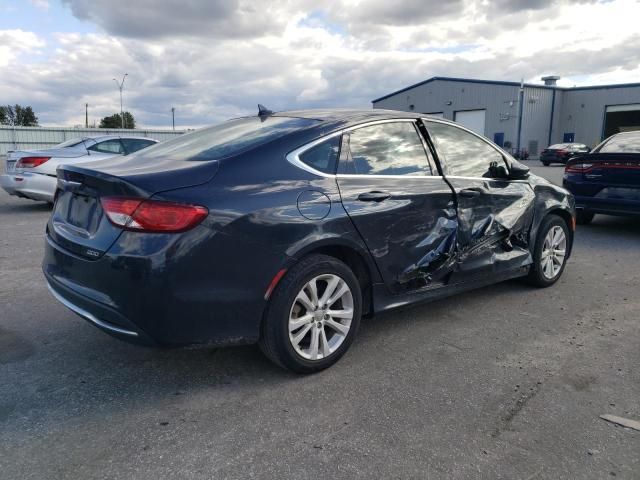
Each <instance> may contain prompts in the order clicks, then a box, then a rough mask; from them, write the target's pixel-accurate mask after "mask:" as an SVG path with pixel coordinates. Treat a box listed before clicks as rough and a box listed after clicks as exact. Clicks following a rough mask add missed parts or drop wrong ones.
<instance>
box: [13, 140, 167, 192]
mask: <svg viewBox="0 0 640 480" xmlns="http://www.w3.org/2000/svg"><path fill="white" fill-rule="evenodd" d="M156 143H158V141H157V140H154V139H152V138H145V137H135V136H122V135H100V136H94V137H82V138H74V139H72V140H68V141H66V142H63V143H61V144H59V145H56V146H55V147H52V148H48V149H43V150H17V151H12V152H9V153H8V155H7V162H6V169H5V171H6V173H5V174H4V175H2V176H0V186H2V188H4V190H5V191H6V192H7V193H9V194H10V195H16V196H18V197H23V198H29V199H31V200H43V201H45V202H50V203H51V202H53V196H54V194H55V191H56V168H58V166H59V165H66V164H74V163H79V162H94V161H98V160H104V159H106V158H111V157H114V156H118V155H128V154H130V153H133V152H137V151H138V150H141V149H143V148H146V147H148V146H150V145H154V144H156Z"/></svg>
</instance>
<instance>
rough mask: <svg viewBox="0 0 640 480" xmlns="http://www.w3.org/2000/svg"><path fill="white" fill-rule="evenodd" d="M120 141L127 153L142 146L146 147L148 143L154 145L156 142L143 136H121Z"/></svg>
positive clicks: (140, 148) (135, 150)
mask: <svg viewBox="0 0 640 480" xmlns="http://www.w3.org/2000/svg"><path fill="white" fill-rule="evenodd" d="M121 140H122V143H123V144H124V148H125V149H126V150H127V153H133V152H137V151H138V150H142V149H143V148H147V147H148V146H149V145H154V144H155V143H156V142H152V141H151V140H145V139H144V138H122V139H121Z"/></svg>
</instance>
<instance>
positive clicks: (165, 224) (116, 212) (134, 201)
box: [100, 197, 209, 233]
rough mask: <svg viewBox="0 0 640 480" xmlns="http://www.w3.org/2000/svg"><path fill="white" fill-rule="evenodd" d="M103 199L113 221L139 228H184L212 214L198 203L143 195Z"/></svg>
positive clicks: (101, 200) (178, 230) (124, 226)
mask: <svg viewBox="0 0 640 480" xmlns="http://www.w3.org/2000/svg"><path fill="white" fill-rule="evenodd" d="M100 202H101V203H102V209H103V210H104V211H105V213H106V214H107V217H108V218H109V220H110V221H111V223H113V224H114V225H116V226H117V227H120V228H123V229H125V230H133V231H137V232H165V233H170V232H184V231H185V230H189V229H190V228H193V227H195V226H196V225H198V224H199V223H200V222H202V220H204V218H205V217H206V216H207V215H208V214H209V210H207V209H206V208H205V207H201V206H198V205H186V204H183V203H173V202H161V201H158V200H143V199H140V198H127V197H103V198H101V199H100Z"/></svg>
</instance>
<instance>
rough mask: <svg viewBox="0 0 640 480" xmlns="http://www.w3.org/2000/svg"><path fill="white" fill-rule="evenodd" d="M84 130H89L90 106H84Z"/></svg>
mask: <svg viewBox="0 0 640 480" xmlns="http://www.w3.org/2000/svg"><path fill="white" fill-rule="evenodd" d="M84 128H89V104H88V103H85V104H84Z"/></svg>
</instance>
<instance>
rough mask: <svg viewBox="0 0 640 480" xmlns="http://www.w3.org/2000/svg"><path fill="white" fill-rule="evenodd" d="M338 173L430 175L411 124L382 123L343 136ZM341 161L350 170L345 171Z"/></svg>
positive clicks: (424, 153)
mask: <svg viewBox="0 0 640 480" xmlns="http://www.w3.org/2000/svg"><path fill="white" fill-rule="evenodd" d="M343 148H345V149H347V152H345V154H346V155H341V168H339V172H340V173H355V174H357V175H431V170H430V168H429V162H428V159H427V154H426V152H425V150H424V146H423V144H422V141H421V140H420V137H419V136H418V132H417V130H416V127H415V126H414V124H413V122H397V123H381V124H378V125H370V126H367V127H362V128H358V129H357V130H353V131H351V132H349V133H348V134H345V142H344V143H343ZM342 159H344V162H345V164H347V163H348V164H349V168H344V166H343V165H342V163H343V162H342Z"/></svg>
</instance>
